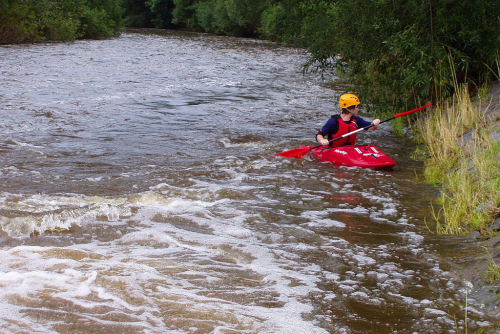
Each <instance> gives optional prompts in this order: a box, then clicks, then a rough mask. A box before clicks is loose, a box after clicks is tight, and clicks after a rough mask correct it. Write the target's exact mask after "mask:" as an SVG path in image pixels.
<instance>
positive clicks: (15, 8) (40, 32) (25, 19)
mask: <svg viewBox="0 0 500 334" xmlns="http://www.w3.org/2000/svg"><path fill="white" fill-rule="evenodd" d="M121 15H122V8H121V3H120V0H24V1H19V0H18V1H16V0H0V44H12V43H36V42H42V41H45V40H49V41H72V40H75V39H77V38H109V37H112V36H114V35H116V34H117V33H118V32H119V31H120V29H121V27H122V19H121Z"/></svg>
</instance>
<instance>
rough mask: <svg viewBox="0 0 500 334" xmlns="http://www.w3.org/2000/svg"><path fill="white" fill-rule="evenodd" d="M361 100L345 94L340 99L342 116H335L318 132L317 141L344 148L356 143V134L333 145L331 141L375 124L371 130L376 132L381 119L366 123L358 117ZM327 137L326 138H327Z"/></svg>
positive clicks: (325, 144)
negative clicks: (343, 146)
mask: <svg viewBox="0 0 500 334" xmlns="http://www.w3.org/2000/svg"><path fill="white" fill-rule="evenodd" d="M359 104H360V102H359V99H358V97H357V96H356V95H354V94H344V95H342V96H341V97H340V99H339V107H340V108H342V112H341V113H340V115H333V116H332V117H331V118H330V119H329V120H328V121H327V122H326V124H325V125H324V126H323V128H321V130H319V131H318V134H317V135H316V141H317V142H318V143H320V144H321V145H324V146H329V145H331V146H333V147H337V146H342V145H354V143H355V142H356V134H353V135H350V136H347V137H345V138H342V139H339V140H336V141H334V142H332V143H330V142H329V141H330V140H331V139H333V138H336V137H340V136H342V135H345V134H346V133H349V132H352V131H355V130H357V129H358V128H364V127H365V126H369V125H371V124H373V125H374V126H372V127H371V128H370V130H376V129H377V127H378V125H379V124H380V119H378V118H377V119H374V120H373V121H372V122H369V121H365V120H364V119H363V118H361V117H360V116H358V111H359ZM325 137H326V138H325Z"/></svg>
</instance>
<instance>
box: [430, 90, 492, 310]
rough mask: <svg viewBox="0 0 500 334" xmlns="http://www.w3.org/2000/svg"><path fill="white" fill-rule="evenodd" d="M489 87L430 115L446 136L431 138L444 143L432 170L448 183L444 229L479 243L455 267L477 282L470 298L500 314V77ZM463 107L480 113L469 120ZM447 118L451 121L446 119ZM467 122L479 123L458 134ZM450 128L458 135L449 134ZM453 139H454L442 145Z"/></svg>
mask: <svg viewBox="0 0 500 334" xmlns="http://www.w3.org/2000/svg"><path fill="white" fill-rule="evenodd" d="M483 91H484V92H483V93H482V94H481V93H479V94H478V95H477V97H476V98H474V99H472V100H471V99H469V96H468V94H462V96H459V97H456V98H455V99H454V101H453V103H451V104H450V105H448V106H447V107H443V108H441V110H439V108H437V109H438V110H437V111H436V113H437V115H436V116H432V117H435V118H434V119H433V120H431V121H427V122H428V123H430V122H436V124H435V125H433V127H434V128H440V129H439V130H437V131H439V133H440V136H439V137H434V138H431V139H429V141H430V142H431V141H434V143H437V144H432V145H436V146H441V147H440V148H439V149H434V148H432V150H431V151H432V152H431V157H430V158H429V159H428V160H427V169H426V176H427V178H428V179H431V178H434V179H433V182H434V183H438V184H440V186H441V187H442V190H441V191H442V198H441V204H442V205H443V209H442V210H441V211H440V212H439V213H438V214H436V218H437V219H438V221H437V231H438V233H443V234H457V235H466V238H468V239H470V240H473V241H472V244H473V247H475V249H476V255H475V256H474V257H473V258H468V259H464V260H463V261H462V263H459V264H458V265H457V266H456V267H455V270H456V271H457V273H458V275H459V276H460V277H462V278H463V279H465V280H467V281H469V282H471V283H472V287H471V289H470V291H469V293H470V298H471V299H474V300H475V301H476V302H478V303H479V304H481V305H482V307H483V308H484V310H485V311H487V312H488V313H489V314H491V315H492V316H493V317H495V318H497V319H500V298H499V297H498V295H499V293H500V234H499V233H498V232H499V231H500V218H499V213H500V208H499V197H500V196H499V193H500V190H499V181H498V175H499V173H498V168H499V164H498V159H499V158H500V154H499V147H500V81H497V82H495V83H493V84H492V85H491V86H490V87H489V89H488V90H487V91H485V90H483ZM459 108H461V109H462V110H465V109H467V113H468V114H470V115H472V116H471V117H476V118H473V119H472V118H471V119H470V120H468V121H464V120H463V119H462V118H464V117H462V116H463V113H462V112H460V111H458V112H457V111H456V109H459ZM445 109H448V110H445ZM443 118H447V119H448V120H449V121H448V124H446V125H443V123H444V122H446V121H443ZM467 122H469V124H473V126H472V127H469V129H468V130H466V131H465V132H464V133H463V134H461V135H459V136H457V135H456V134H457V133H458V131H461V130H462V129H463V128H464V127H465V125H464V124H465V123H467ZM427 126H429V125H427ZM443 128H447V129H445V130H443ZM471 128H472V129H471ZM444 132H448V135H449V136H450V137H451V136H455V138H456V140H452V139H451V140H450V138H445V135H442V134H443V133H444ZM428 133H429V132H428ZM449 141H453V143H450V144H449V147H448V148H442V147H444V146H445V145H447V144H448V142H449ZM426 146H428V145H426ZM432 147H435V146H432ZM440 154H441V155H442V157H439V158H438V157H437V156H438V155H440ZM436 169H441V170H440V171H439V172H436ZM436 175H437V176H436Z"/></svg>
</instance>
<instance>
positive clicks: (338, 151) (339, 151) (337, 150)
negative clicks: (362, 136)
mask: <svg viewBox="0 0 500 334" xmlns="http://www.w3.org/2000/svg"><path fill="white" fill-rule="evenodd" d="M334 152H337V153H340V154H344V155H346V154H347V152H346V151H341V150H339V149H336V150H335V151H334Z"/></svg>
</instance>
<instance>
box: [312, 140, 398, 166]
mask: <svg viewBox="0 0 500 334" xmlns="http://www.w3.org/2000/svg"><path fill="white" fill-rule="evenodd" d="M308 147H309V148H312V147H314V145H308ZM311 154H312V155H313V156H314V157H315V158H316V159H318V160H321V161H324V162H329V163H332V164H335V165H339V166H352V167H362V168H373V169H392V168H393V167H394V166H395V165H396V162H394V160H392V159H391V158H390V157H389V156H387V155H386V154H385V153H384V152H382V151H381V150H379V149H378V148H377V147H375V146H372V145H352V146H339V147H325V146H321V147H318V148H316V149H313V150H311Z"/></svg>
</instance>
